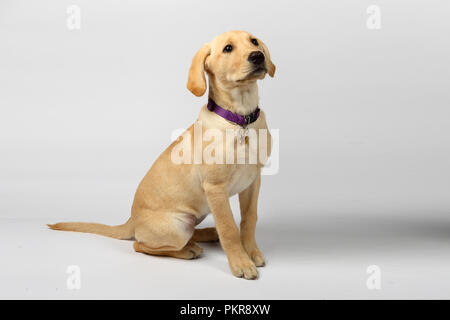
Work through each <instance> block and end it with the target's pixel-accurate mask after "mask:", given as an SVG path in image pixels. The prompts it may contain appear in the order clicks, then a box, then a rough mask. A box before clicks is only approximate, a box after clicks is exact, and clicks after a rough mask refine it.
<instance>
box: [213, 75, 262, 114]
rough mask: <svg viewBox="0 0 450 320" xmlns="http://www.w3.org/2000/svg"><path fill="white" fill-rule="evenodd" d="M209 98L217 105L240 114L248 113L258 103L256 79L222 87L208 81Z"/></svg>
mask: <svg viewBox="0 0 450 320" xmlns="http://www.w3.org/2000/svg"><path fill="white" fill-rule="evenodd" d="M209 98H211V99H212V100H214V101H215V102H216V103H217V104H218V105H219V106H221V107H222V108H224V109H227V110H229V111H231V112H234V113H238V114H240V115H243V116H245V115H249V114H251V113H252V112H253V111H255V110H256V108H257V107H258V104H259V96H258V86H257V84H256V81H255V82H253V83H249V84H246V85H242V86H235V87H232V88H224V87H221V86H220V85H218V84H217V83H216V82H215V81H211V80H210V81H209Z"/></svg>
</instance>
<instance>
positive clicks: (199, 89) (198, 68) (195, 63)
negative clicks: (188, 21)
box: [187, 43, 211, 97]
mask: <svg viewBox="0 0 450 320" xmlns="http://www.w3.org/2000/svg"><path fill="white" fill-rule="evenodd" d="M210 54H211V45H210V44H209V43H205V44H204V45H203V46H202V47H201V48H200V50H198V52H197V53H196V54H195V56H194V59H192V64H191V68H190V69H189V76H188V83H187V88H188V89H189V91H191V92H192V93H193V94H194V95H196V96H197V97H201V96H202V95H203V94H204V93H205V91H206V78H205V60H206V58H207V57H208V56H209V55H210Z"/></svg>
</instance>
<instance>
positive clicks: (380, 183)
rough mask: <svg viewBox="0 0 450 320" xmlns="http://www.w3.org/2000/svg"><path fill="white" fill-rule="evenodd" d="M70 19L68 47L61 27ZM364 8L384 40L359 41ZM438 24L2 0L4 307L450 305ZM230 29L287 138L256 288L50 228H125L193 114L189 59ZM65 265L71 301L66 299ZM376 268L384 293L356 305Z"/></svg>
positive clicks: (403, 5) (443, 6) (294, 4)
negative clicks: (45, 302) (267, 66)
mask: <svg viewBox="0 0 450 320" xmlns="http://www.w3.org/2000/svg"><path fill="white" fill-rule="evenodd" d="M70 4H75V5H78V6H80V8H81V30H76V31H70V30H68V29H67V27H66V19H67V13H66V9H67V7H68V6H69V5H70ZM372 4H376V5H378V6H379V7H380V9H381V29H380V30H369V29H368V28H367V27H366V20H367V18H368V15H367V13H366V9H367V7H368V6H369V5H372ZM449 14H450V2H448V1H446V0H441V1H438V0H431V1H423V0H422V1H406V0H402V1H400V0H397V1H382V0H378V1H356V0H353V1H347V0H345V1H332V0H328V1H317V0H314V1H313V0H310V1H276V2H274V1H231V0H230V1H221V2H219V1H206V0H205V1H136V0H131V1H130V0H128V1H110V0H108V1H106V0H105V1H98V0H97V1H87V0H85V1H82V0H74V1H66V0H58V1H56V0H53V1H50V0H45V1H44V0H42V1H39V2H38V1H31V0H29V1H21V0H14V1H13V0H1V1H0V108H1V117H0V147H1V149H0V150H1V157H0V218H1V220H0V229H1V230H0V237H1V238H0V239H1V243H0V254H1V255H2V259H1V260H2V262H1V264H0V268H1V269H0V271H1V272H0V283H1V284H2V286H1V287H0V297H2V298H11V297H22V298H36V297H38V298H102V297H106V298H157V299H158V298H162V299H164V298H225V299H227V298H267V299H270V298H286V299H290V298H414V297H421V298H442V297H445V298H450V278H449V276H448V269H449V267H450V254H449V251H450V212H449V211H450V197H449V191H450V172H449V161H450V151H449V142H450V111H449V109H448V108H449V102H450V93H449V80H450V64H449V56H450V46H449V43H448V39H449V33H450V20H449V18H448V17H449ZM235 29H244V30H248V31H250V32H252V33H253V34H255V35H256V36H257V37H259V38H261V39H262V40H263V41H264V42H265V43H266V44H267V45H268V47H269V50H270V51H271V55H272V58H273V61H274V63H275V64H276V66H277V73H276V76H275V78H274V79H271V78H267V79H265V80H264V81H263V82H262V83H261V84H260V96H261V102H260V106H261V107H262V108H263V110H264V111H265V112H266V115H267V118H268V124H269V127H271V128H276V129H279V130H280V141H279V145H280V168H279V172H278V174H277V175H273V176H265V177H264V178H263V185H262V190H261V200H260V218H259V226H258V229H257V237H258V239H259V242H260V247H261V249H262V251H263V252H264V253H265V254H266V258H267V260H268V266H267V267H266V268H265V269H260V270H261V279H260V280H258V281H253V282H248V281H244V280H241V279H235V278H233V277H232V276H231V274H230V272H229V270H228V266H227V263H226V258H225V255H224V253H223V252H222V251H221V250H220V248H219V247H218V246H214V245H205V246H204V247H205V254H204V257H203V258H201V259H199V260H196V261H190V262H186V261H178V260H174V259H170V258H166V259H164V258H155V257H148V256H144V255H138V254H136V253H134V252H133V251H132V248H131V243H130V242H127V241H122V242H121V241H117V240H112V239H107V238H102V237H98V236H94V235H86V234H74V233H61V232H52V231H49V230H47V229H46V227H45V223H52V222H57V221H67V220H78V221H96V222H104V223H109V224H118V223H122V222H124V221H125V220H126V219H127V218H128V216H129V212H130V206H131V203H132V199H133V195H134V191H135V189H136V187H137V184H138V183H139V181H140V179H141V178H142V177H143V175H144V174H145V173H146V171H147V170H148V168H149V167H150V165H151V164H152V162H153V161H154V160H155V159H156V157H157V156H158V155H159V153H160V152H162V151H163V150H164V148H166V147H167V145H168V144H169V142H170V136H171V133H172V132H173V131H174V130H175V129H177V128H183V127H186V126H188V125H190V124H191V123H192V122H193V121H194V120H195V119H196V117H197V115H198V112H199V109H200V107H201V106H202V104H203V103H205V102H206V97H202V98H196V97H194V96H193V95H192V94H190V93H189V92H188V91H187V89H186V80H187V71H188V68H189V64H190V62H191V59H192V57H193V55H194V54H195V52H196V50H197V49H199V48H200V46H201V45H202V44H203V43H204V42H207V41H209V40H211V39H212V38H213V37H214V36H215V35H217V34H220V33H222V32H224V31H228V30H235ZM232 204H233V208H234V209H235V210H234V211H235V214H236V217H237V218H238V216H239V214H238V210H237V208H238V207H237V199H236V198H233V199H232ZM212 223H213V221H212V219H211V218H209V219H208V220H207V221H206V222H205V223H204V224H205V225H208V224H209V225H211V224H212ZM71 264H75V265H79V266H80V267H81V270H82V275H83V280H82V289H81V290H79V291H69V290H67V288H66V286H65V281H66V278H67V275H66V274H65V270H66V268H67V266H68V265H71ZM371 264H375V265H379V266H380V268H381V271H382V284H383V285H382V289H381V290H376V291H371V290H368V289H367V288H366V285H365V281H366V279H367V277H368V275H367V274H366V268H367V266H369V265H371Z"/></svg>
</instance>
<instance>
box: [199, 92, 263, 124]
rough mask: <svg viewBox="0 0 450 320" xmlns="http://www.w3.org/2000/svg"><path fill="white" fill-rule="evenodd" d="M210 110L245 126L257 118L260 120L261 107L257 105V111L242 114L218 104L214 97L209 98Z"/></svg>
mask: <svg viewBox="0 0 450 320" xmlns="http://www.w3.org/2000/svg"><path fill="white" fill-rule="evenodd" d="M208 110H209V111H212V112H214V113H216V114H218V115H219V116H221V117H222V118H224V119H226V120H228V121H231V122H234V123H236V124H238V125H240V126H241V127H245V126H247V125H249V124H250V123H253V122H255V121H256V120H258V118H259V114H260V109H259V107H256V109H255V111H253V112H252V113H250V114H248V115H246V116H241V115H240V114H237V113H234V112H231V111H229V110H227V109H224V108H222V107H221V106H219V105H218V104H216V103H215V102H214V101H213V100H212V99H208Z"/></svg>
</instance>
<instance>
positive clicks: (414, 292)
mask: <svg viewBox="0 0 450 320" xmlns="http://www.w3.org/2000/svg"><path fill="white" fill-rule="evenodd" d="M300 220H301V221H302V222H301V223H289V222H286V221H285V222H284V223H283V224H281V223H275V222H272V223H266V224H261V225H260V226H259V227H258V229H257V239H258V242H259V245H260V248H261V250H262V251H263V252H264V254H265V256H266V261H267V265H266V267H264V268H260V269H259V271H260V277H259V279H258V280H254V281H248V280H243V279H238V278H235V277H233V276H232V275H231V273H230V271H229V269H228V264H227V259H226V256H225V254H224V252H223V251H222V249H221V247H220V244H218V243H216V244H202V247H203V248H204V253H203V255H202V256H201V257H200V258H199V259H196V260H191V261H183V260H177V259H174V258H166V257H154V256H147V255H144V254H138V253H135V252H134V251H133V249H132V242H131V241H120V240H115V239H109V238H106V237H102V236H97V235H91V234H81V233H72V232H57V231H52V230H49V229H48V228H47V227H46V223H49V222H55V221H47V220H44V219H42V220H41V219H39V220H38V219H37V220H23V219H2V220H1V221H0V237H1V241H0V252H1V253H2V258H1V264H0V271H1V272H0V284H1V286H0V298H1V299H35V298H38V299H347V298H356V299H384V298H389V299H391V298H394V299H411V298H425V299H442V298H447V299H448V298H450V276H449V270H450V219H449V217H448V216H447V215H440V214H433V215H431V214H428V215H424V214H418V215H408V216H399V215H395V216H387V215H386V216H379V215H373V216H372V215H364V216H363V217H358V216H355V215H348V214H347V215H345V214H343V215H340V216H336V215H332V216H331V215H330V216H324V215H323V214H322V215H320V214H311V215H307V214H304V216H303V217H302V219H300ZM211 224H212V220H211V218H210V217H208V219H207V221H206V222H204V223H203V225H211ZM69 266H76V268H79V269H78V270H79V271H80V274H79V275H80V277H79V279H80V282H79V283H80V287H79V289H76V288H75V289H74V288H72V289H70V286H69V287H68V285H67V282H68V279H69V278H70V277H72V276H73V274H71V273H70V272H73V270H74V269H70V268H69ZM369 266H377V268H378V270H379V276H380V278H379V280H380V281H379V282H380V288H379V289H370V288H368V286H367V280H368V279H369V278H370V277H371V276H374V274H373V273H370V272H372V271H370V270H369V273H368V272H367V271H368V270H367V269H368V267H369ZM369 269H370V268H369ZM68 270H69V273H68ZM71 270H72V271H71ZM72 279H73V278H72ZM69 282H70V281H69Z"/></svg>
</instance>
